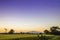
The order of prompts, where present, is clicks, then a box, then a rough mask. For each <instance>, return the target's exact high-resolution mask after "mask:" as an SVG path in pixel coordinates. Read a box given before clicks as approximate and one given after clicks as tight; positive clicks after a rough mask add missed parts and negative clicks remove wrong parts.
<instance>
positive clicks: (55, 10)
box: [0, 0, 60, 32]
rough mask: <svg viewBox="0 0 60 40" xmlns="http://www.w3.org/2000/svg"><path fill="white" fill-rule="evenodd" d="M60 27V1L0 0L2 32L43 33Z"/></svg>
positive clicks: (0, 26)
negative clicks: (12, 30) (53, 27)
mask: <svg viewBox="0 0 60 40" xmlns="http://www.w3.org/2000/svg"><path fill="white" fill-rule="evenodd" d="M51 26H60V0H0V29H1V30H0V31H2V30H3V31H4V28H7V29H8V30H9V29H14V30H15V31H16V32H20V31H43V30H44V29H48V28H49V27H51Z"/></svg>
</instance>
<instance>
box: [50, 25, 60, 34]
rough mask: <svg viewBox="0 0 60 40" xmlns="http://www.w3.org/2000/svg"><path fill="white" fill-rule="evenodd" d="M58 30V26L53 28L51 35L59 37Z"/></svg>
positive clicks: (59, 32)
mask: <svg viewBox="0 0 60 40" xmlns="http://www.w3.org/2000/svg"><path fill="white" fill-rule="evenodd" d="M58 30H60V28H59V27H58V26H52V27H51V28H50V31H51V34H55V35H59V34H60V31H58Z"/></svg>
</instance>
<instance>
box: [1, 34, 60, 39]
mask: <svg viewBox="0 0 60 40" xmlns="http://www.w3.org/2000/svg"><path fill="white" fill-rule="evenodd" d="M0 40H60V36H54V35H45V39H44V38H43V37H41V35H39V37H38V35H37V34H0Z"/></svg>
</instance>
